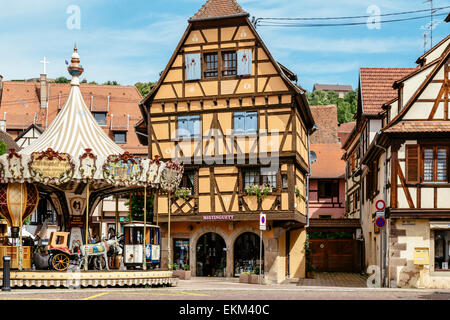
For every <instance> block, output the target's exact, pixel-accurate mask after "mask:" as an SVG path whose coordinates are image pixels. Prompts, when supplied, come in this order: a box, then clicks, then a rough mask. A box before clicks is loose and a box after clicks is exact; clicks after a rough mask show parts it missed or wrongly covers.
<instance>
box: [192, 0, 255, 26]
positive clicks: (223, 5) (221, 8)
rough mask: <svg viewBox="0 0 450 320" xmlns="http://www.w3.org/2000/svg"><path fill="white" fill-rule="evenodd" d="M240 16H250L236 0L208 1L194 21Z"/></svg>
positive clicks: (194, 17)
mask: <svg viewBox="0 0 450 320" xmlns="http://www.w3.org/2000/svg"><path fill="white" fill-rule="evenodd" d="M239 14H248V13H247V12H245V11H244V9H242V7H241V6H240V5H239V4H238V3H237V2H236V0H208V1H207V2H206V3H205V4H204V5H203V6H202V7H201V8H200V10H199V11H198V12H197V13H196V14H195V15H194V16H193V17H191V19H189V20H190V21H192V20H200V19H211V18H219V17H225V16H233V15H239Z"/></svg>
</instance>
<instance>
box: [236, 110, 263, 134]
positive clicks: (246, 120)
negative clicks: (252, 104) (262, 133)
mask: <svg viewBox="0 0 450 320" xmlns="http://www.w3.org/2000/svg"><path fill="white" fill-rule="evenodd" d="M233 117H234V134H236V135H240V134H256V132H257V130H258V113H257V112H236V113H234V116H233Z"/></svg>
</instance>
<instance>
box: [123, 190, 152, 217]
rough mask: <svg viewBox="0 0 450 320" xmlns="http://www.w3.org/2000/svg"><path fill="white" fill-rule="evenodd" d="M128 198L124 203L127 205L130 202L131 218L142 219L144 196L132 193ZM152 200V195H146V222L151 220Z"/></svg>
mask: <svg viewBox="0 0 450 320" xmlns="http://www.w3.org/2000/svg"><path fill="white" fill-rule="evenodd" d="M128 199H129V200H128V201H127V202H125V205H126V206H127V207H129V206H130V202H131V218H132V219H133V220H134V221H144V197H143V196H136V195H132V196H131V199H130V197H128ZM153 201H154V196H147V222H152V221H153Z"/></svg>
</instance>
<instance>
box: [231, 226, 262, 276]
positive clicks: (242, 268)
mask: <svg viewBox="0 0 450 320" xmlns="http://www.w3.org/2000/svg"><path fill="white" fill-rule="evenodd" d="M259 244H260V239H259V236H258V235H256V234H255V233H252V232H246V233H243V234H241V235H240V236H239V237H238V238H237V239H236V241H235V243H234V275H235V276H236V277H238V276H239V275H240V274H241V273H243V272H250V273H251V272H255V271H257V270H259ZM262 249H263V250H262V262H261V272H263V271H264V245H263V248H262Z"/></svg>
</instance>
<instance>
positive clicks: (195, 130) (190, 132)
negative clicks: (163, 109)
mask: <svg viewBox="0 0 450 320" xmlns="http://www.w3.org/2000/svg"><path fill="white" fill-rule="evenodd" d="M198 137H200V116H188V117H178V138H198Z"/></svg>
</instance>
